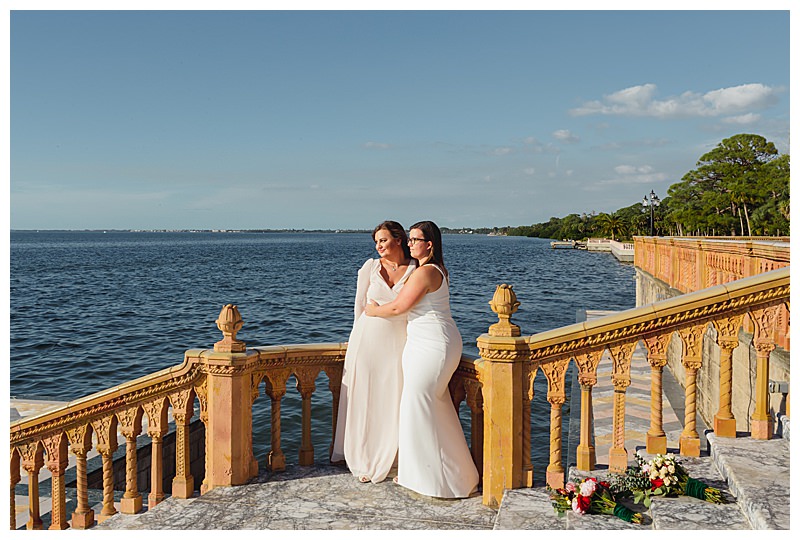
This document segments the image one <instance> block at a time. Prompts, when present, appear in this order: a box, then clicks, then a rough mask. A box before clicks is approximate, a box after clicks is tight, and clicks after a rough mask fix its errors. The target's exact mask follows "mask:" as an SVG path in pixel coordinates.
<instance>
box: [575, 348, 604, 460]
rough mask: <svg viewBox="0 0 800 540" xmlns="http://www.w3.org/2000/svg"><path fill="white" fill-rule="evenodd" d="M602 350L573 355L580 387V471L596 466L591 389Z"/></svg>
mask: <svg viewBox="0 0 800 540" xmlns="http://www.w3.org/2000/svg"><path fill="white" fill-rule="evenodd" d="M603 350H604V349H602V348H601V349H595V350H589V351H586V352H583V353H580V354H577V355H575V362H576V363H577V364H578V382H579V383H580V385H581V436H580V442H579V443H578V448H577V451H576V455H575V458H576V463H575V466H576V467H577V468H578V469H580V470H582V471H592V470H594V467H595V465H596V464H597V454H596V452H595V447H594V405H593V404H592V388H593V387H594V385H595V384H597V366H598V364H599V363H600V359H601V358H602V357H603Z"/></svg>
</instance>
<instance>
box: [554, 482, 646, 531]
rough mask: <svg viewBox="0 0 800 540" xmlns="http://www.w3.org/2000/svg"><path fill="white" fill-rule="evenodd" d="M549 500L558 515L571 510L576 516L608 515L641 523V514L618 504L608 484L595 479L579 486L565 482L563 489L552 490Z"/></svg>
mask: <svg viewBox="0 0 800 540" xmlns="http://www.w3.org/2000/svg"><path fill="white" fill-rule="evenodd" d="M547 489H548V491H550V500H551V501H552V504H553V508H555V510H556V512H558V513H559V515H561V514H563V513H564V512H566V511H569V510H572V511H573V512H575V513H576V514H580V515H583V514H608V515H612V514H613V515H615V516H617V517H618V518H620V519H622V520H624V521H627V522H629V523H641V522H642V514H639V513H637V512H634V511H633V510H631V509H630V508H628V507H626V506H625V505H623V504H620V503H618V502H617V501H616V500H615V499H614V495H613V494H612V493H611V489H610V486H609V484H608V482H598V481H597V479H596V478H585V479H584V480H583V481H581V482H580V483H579V484H575V483H574V482H567V485H566V486H565V487H564V488H559V489H552V488H551V487H550V486H547Z"/></svg>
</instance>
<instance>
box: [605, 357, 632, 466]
mask: <svg viewBox="0 0 800 540" xmlns="http://www.w3.org/2000/svg"><path fill="white" fill-rule="evenodd" d="M635 347H636V342H632V343H623V344H620V345H613V346H611V347H609V349H608V351H609V353H610V354H611V359H612V361H613V362H614V369H613V371H612V372H611V382H612V383H613V385H614V413H613V414H614V418H613V433H612V438H611V448H610V449H609V451H608V469H609V470H610V471H612V472H624V471H625V469H626V468H627V467H628V450H627V449H626V448H625V394H626V392H627V390H628V386H630V384H631V358H632V357H633V349H634V348H635Z"/></svg>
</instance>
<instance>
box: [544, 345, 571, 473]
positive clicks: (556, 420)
mask: <svg viewBox="0 0 800 540" xmlns="http://www.w3.org/2000/svg"><path fill="white" fill-rule="evenodd" d="M568 366H569V357H567V358H559V359H558V360H554V361H551V362H548V363H546V364H542V365H541V366H539V367H541V369H542V372H543V373H544V375H545V377H547V401H548V402H549V403H550V464H549V465H548V466H547V474H546V476H547V485H548V486H550V487H552V488H554V489H560V488H563V487H564V466H563V465H562V464H561V430H562V425H561V408H562V406H563V405H564V402H565V401H566V391H565V388H564V375H565V373H566V371H567V367H568Z"/></svg>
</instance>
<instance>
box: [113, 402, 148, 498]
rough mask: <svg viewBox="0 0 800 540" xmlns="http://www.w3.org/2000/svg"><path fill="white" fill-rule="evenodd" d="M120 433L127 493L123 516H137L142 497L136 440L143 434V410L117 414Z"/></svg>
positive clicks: (122, 411) (131, 408)
mask: <svg viewBox="0 0 800 540" xmlns="http://www.w3.org/2000/svg"><path fill="white" fill-rule="evenodd" d="M117 420H119V425H120V432H121V433H122V435H123V436H124V437H125V493H124V494H123V495H122V499H121V500H120V502H119V506H120V511H121V512H122V513H123V514H135V513H137V512H139V511H140V510H141V509H142V495H141V494H140V493H139V486H138V484H137V479H136V475H137V473H138V456H137V454H136V438H137V437H138V436H139V434H140V433H141V432H142V409H141V408H140V407H139V406H138V405H135V406H133V407H128V408H127V409H123V410H121V411H118V412H117Z"/></svg>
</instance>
